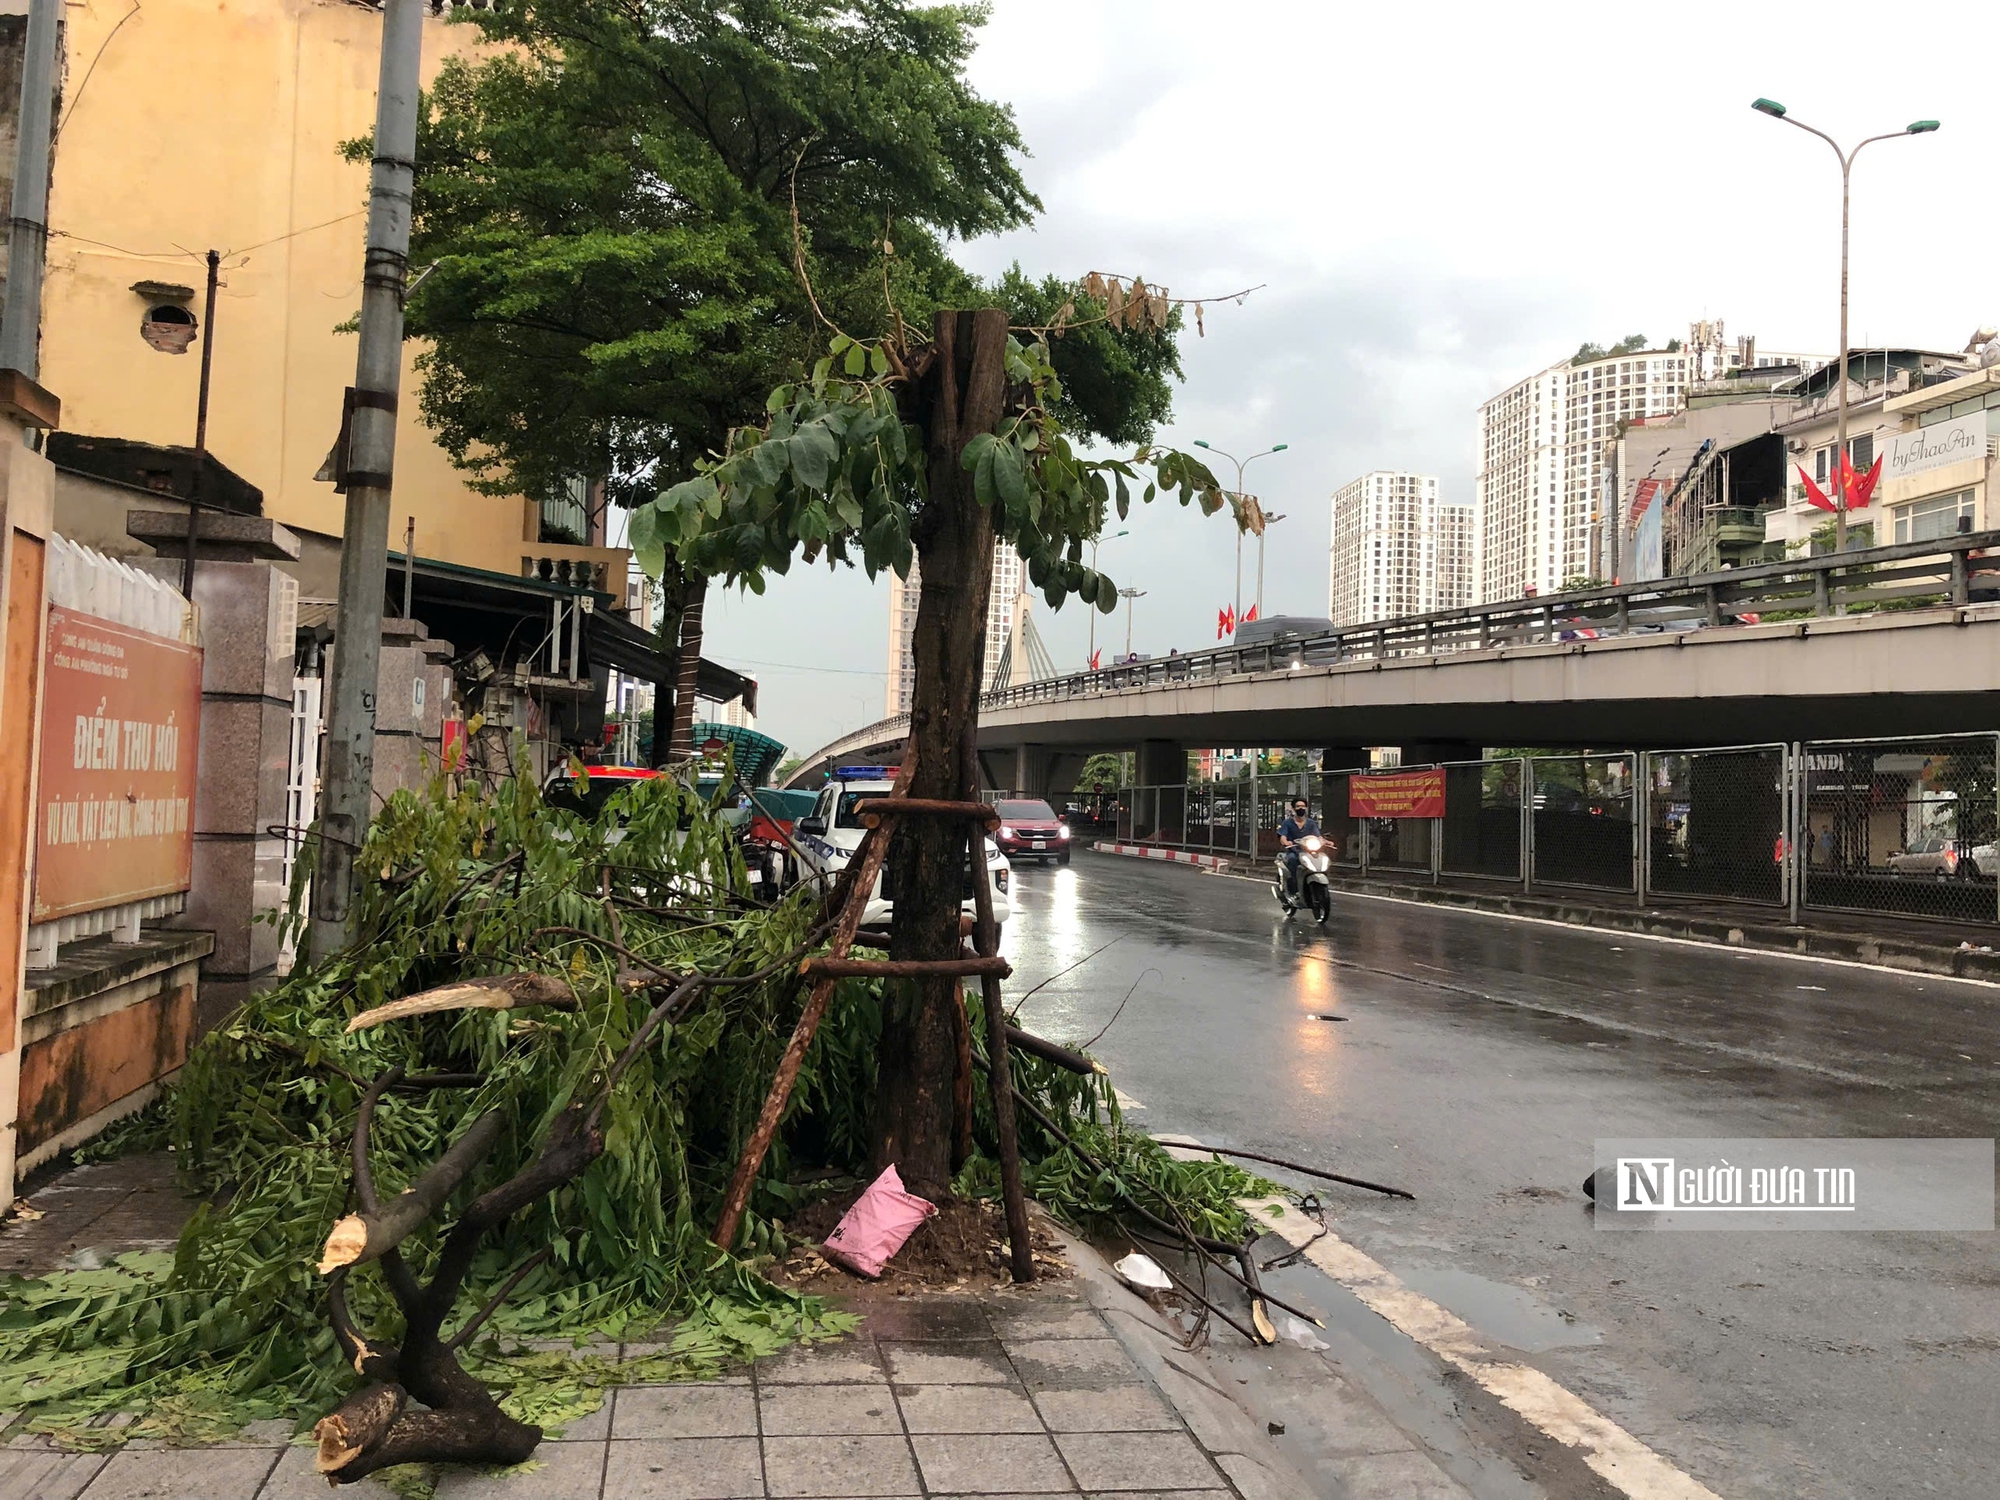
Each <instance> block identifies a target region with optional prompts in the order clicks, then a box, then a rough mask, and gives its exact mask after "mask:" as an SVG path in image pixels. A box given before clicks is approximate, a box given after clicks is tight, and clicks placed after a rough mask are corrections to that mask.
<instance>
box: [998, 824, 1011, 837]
mask: <svg viewBox="0 0 2000 1500" xmlns="http://www.w3.org/2000/svg"><path fill="white" fill-rule="evenodd" d="M998 831H999V834H1000V837H1001V838H1003V839H1011V838H1012V837H1013V836H1014V830H1013V829H1011V828H1009V827H1008V826H1007V825H1006V824H1005V823H1002V824H1001V825H1000V828H999V830H998Z"/></svg>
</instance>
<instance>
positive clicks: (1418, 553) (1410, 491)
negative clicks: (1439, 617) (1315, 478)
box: [1327, 470, 1475, 625]
mask: <svg viewBox="0 0 2000 1500" xmlns="http://www.w3.org/2000/svg"><path fill="white" fill-rule="evenodd" d="M1332 530H1333V545H1332V546H1331V547H1330V548H1329V549H1328V556H1327V576H1328V588H1327V617H1328V618H1329V619H1331V620H1332V621H1333V623H1334V624H1336V625H1363V624H1366V623H1367V622H1369V621H1370V620H1392V619H1395V618H1396V617H1398V616H1399V615H1421V614H1429V613H1431V612H1432V611H1434V610H1440V609H1456V608H1457V607H1458V606H1459V605H1462V604H1470V603H1471V602H1472V564H1473V537H1474V530H1475V527H1474V513H1473V508H1472V507H1471V506H1470V505H1465V504H1457V505H1453V504H1448V503H1446V502H1445V501H1443V500H1441V499H1439V498H1438V482H1437V480H1436V479H1434V478H1432V477H1431V476H1430V475H1427V474H1405V473H1391V472H1388V471H1386V470H1376V471H1374V472H1372V473H1368V474H1363V475H1362V476H1361V477H1360V478H1359V479H1355V480H1351V481H1350V482H1348V483H1347V484H1345V485H1342V486H1341V487H1340V489H1339V490H1338V491H1336V492H1335V494H1334V497H1333V528H1332Z"/></svg>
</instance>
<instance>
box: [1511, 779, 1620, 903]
mask: <svg viewBox="0 0 2000 1500" xmlns="http://www.w3.org/2000/svg"><path fill="white" fill-rule="evenodd" d="M1634 760H1635V757H1634V756H1632V755H1551V756H1543V755H1537V756H1533V757H1531V758H1530V759H1529V762H1528V765H1529V776H1530V785H1531V786H1532V788H1533V796H1534V842H1533V844H1532V846H1531V848H1532V853H1533V873H1534V880H1535V883H1536V884H1538V885H1539V884H1541V883H1543V882H1547V883H1549V884H1551V885H1587V886H1596V887H1599V888H1602V889H1607V890H1614V891H1629V890H1633V889H1634V880H1633V877H1634V873H1635V869H1636V865H1635V861H1634V859H1633V850H1634V845H1633V822H1632V809H1633V800H1634V798H1633V783H1634V770H1635V766H1634Z"/></svg>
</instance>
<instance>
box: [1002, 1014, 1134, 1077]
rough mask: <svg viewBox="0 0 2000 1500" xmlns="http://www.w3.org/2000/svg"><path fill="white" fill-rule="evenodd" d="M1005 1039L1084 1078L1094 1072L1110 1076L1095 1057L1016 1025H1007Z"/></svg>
mask: <svg viewBox="0 0 2000 1500" xmlns="http://www.w3.org/2000/svg"><path fill="white" fill-rule="evenodd" d="M1007 1040H1008V1041H1010V1042H1012V1043H1013V1044H1014V1045H1015V1046H1016V1047H1019V1048H1020V1049H1021V1050H1022V1051H1023V1052H1032V1053H1034V1054H1035V1056H1037V1057H1039V1058H1041V1059H1042V1060H1043V1061H1044V1062H1052V1063H1054V1064H1055V1065H1056V1066H1057V1067H1059V1068H1067V1069H1069V1071H1070V1072H1072V1073H1081V1074H1082V1075H1083V1076H1084V1077H1086V1078H1089V1077H1091V1076H1092V1075H1094V1074H1103V1075H1104V1076H1106V1077H1109V1076H1110V1071H1109V1070H1108V1069H1107V1068H1106V1067H1105V1066H1104V1064H1103V1063H1101V1062H1098V1061H1097V1060H1096V1059H1095V1058H1091V1057H1085V1056H1084V1055H1083V1054H1082V1053H1081V1052H1072V1051H1071V1050H1070V1049H1069V1048H1067V1047H1064V1046H1060V1045H1058V1044H1057V1043H1055V1042H1051V1041H1048V1040H1046V1039H1045V1038H1042V1037H1038V1036H1036V1035H1035V1034H1034V1033H1033V1032H1030V1031H1023V1030H1022V1029H1021V1028H1020V1027H1018V1026H1014V1025H1011V1024H1010V1025H1009V1026H1008V1027H1007Z"/></svg>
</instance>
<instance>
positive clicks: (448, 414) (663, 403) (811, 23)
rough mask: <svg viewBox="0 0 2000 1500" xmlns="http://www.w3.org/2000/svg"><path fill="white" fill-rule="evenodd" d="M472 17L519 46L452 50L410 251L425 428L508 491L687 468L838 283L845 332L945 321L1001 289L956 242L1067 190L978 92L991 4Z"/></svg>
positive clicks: (678, 0) (678, 472)
mask: <svg viewBox="0 0 2000 1500" xmlns="http://www.w3.org/2000/svg"><path fill="white" fill-rule="evenodd" d="M453 14H454V15H455V16H456V17H458V18H460V19H461V20H463V21H464V22H466V23H467V24H470V25H472V26H476V27H477V28H478V29H479V30H480V32H481V33H482V35H483V40H485V41H486V42H489V43H491V44H493V47H494V48H495V49H496V50H493V51H489V52H486V53H483V54H482V55H480V56H478V57H473V58H467V57H458V58H452V59H448V60H447V61H446V62H445V64H444V66H443V68H442V69H441V70H440V71H439V74H438V76H437V79H436V81H435V83H434V84H433V86H432V89H431V92H430V95H429V97H428V100H427V107H426V108H425V110H424V114H423V120H422V126H421V130H420V133H419V138H418V147H417V163H418V175H417V183H416V195H415V200H414V203H413V207H412V220H411V258H412V260H413V261H414V262H415V263H417V264H424V263H431V265H432V267H433V268H432V270H431V271H430V273H429V274H428V275H427V276H426V277H425V278H424V281H423V285H422V286H421V287H420V288H419V289H418V291H417V292H416V293H415V294H414V295H413V297H412V298H411V302H410V308H409V314H408V327H409V331H410V333H411V335H412V336H415V337H421V338H423V339H425V340H427V341H428V345H429V347H428V348H427V350H426V351H425V353H424V354H423V355H422V356H421V358H420V365H421V368H422V371H423V391H422V395H421V397H420V402H421V407H422V411H423V415H424V418H425V420H426V422H428V423H429V424H430V426H431V427H432V429H433V430H434V431H435V432H436V434H437V436H438V439H439V441H440V442H441V443H442V444H443V446H444V448H445V449H446V451H447V452H448V453H449V454H450V455H451V457H452V459H453V461H454V462H456V463H457V464H459V465H460V466H461V467H463V468H465V469H466V470H467V471H468V472H469V474H470V475H471V479H472V482H473V483H474V484H475V485H476V486H477V487H479V488H482V489H484V490H486V491H488V492H489V493H493V494H499V495H505V494H522V495H527V496H530V497H539V496H543V495H547V494H550V493H552V492H554V491H556V490H558V489H560V488H561V487H562V486H563V485H564V484H566V483H567V482H568V481H569V480H570V479H571V478H572V477H574V476H577V475H579V474H581V475H585V476H588V477H590V478H593V479H603V480H604V481H605V482H606V489H607V493H608V495H609V497H610V499H611V500H612V501H613V502H614V503H620V504H631V503H633V502H635V501H640V500H643V499H645V498H648V497H650V496H651V495H652V494H654V493H655V492H656V491H658V490H659V489H661V488H663V487H665V486H668V485H671V484H674V483H676V482H678V481H680V480H683V479H686V478H688V477H689V476H691V475H692V474H693V473H694V472H695V470H696V467H697V465H698V463H699V462H700V460H701V459H702V457H703V456H704V455H706V454H709V453H712V452H717V451H720V450H721V449H722V448H723V447H724V445H725V443H726V441H727V437H728V434H729V432H730V431H731V430H732V429H733V428H735V427H738V426H740V425H742V424H743V423H746V422H750V421H753V420H755V419H756V418H757V416H758V414H759V413H760V412H762V410H763V403H764V398H765V396H766V395H767V394H768V393H769V392H770V390H771V388H772V386H774V385H775V384H777V383H778V382H779V381H781V380H782V379H784V378H786V376H787V374H788V373H790V372H793V371H796V370H797V369H799V368H801V367H802V366H803V365H804V364H805V363H807V362H809V361H810V359H811V357H812V355H813V353H814V352H815V349H816V347H817V344H818V342H819V340H820V338H821V335H820V334H819V332H818V330H817V326H816V323H817V317H818V312H817V311H816V309H815V295H816V297H817V302H818V306H819V308H821V309H823V310H824V312H825V314H826V315H827V316H829V317H832V318H834V319H836V320H838V321H840V322H842V323H843V324H851V325H853V326H860V327H874V326H885V325H887V324H888V323H889V321H890V319H891V317H892V313H891V301H892V300H893V303H894V305H895V306H896V307H898V308H900V309H901V310H902V312H903V314H904V315H906V316H910V317H914V318H917V319H919V320H927V319H928V316H929V313H930V310H931V309H932V308H934V307H936V306H939V305H941V304H942V303H944V302H946V301H949V302H952V303H954V304H959V305H963V304H964V303H965V302H966V301H967V299H968V298H969V297H971V296H972V295H973V292H974V284H973V281H972V278H971V277H969V276H968V275H967V274H966V273H965V272H964V271H962V270H960V269H959V267H957V266H956V265H954V264H953V263H952V261H951V260H950V259H949V258H948V257H947V255H946V254H945V251H944V243H945V241H947V240H948V239H950V238H954V237H956V238H961V239H962V238H969V237H971V236H975V235H979V234H986V233H991V232H994V231H996V230H1002V229H1007V228H1012V227H1015V226H1017V225H1020V224H1022V223H1025V222H1026V221H1027V219H1028V217H1029V214H1030V213H1031V211H1032V210H1034V209H1035V208H1036V207H1038V206H1039V205H1038V204H1037V203H1036V200H1035V199H1034V197H1033V195H1032V194H1030V193H1029V192H1028V190H1027V188H1026V186H1025V185H1024V184H1023V182H1022V181H1021V178H1020V175H1019V173H1018V171H1017V170H1016V167H1015V164H1014V159H1015V157H1016V155H1017V154H1018V153H1019V152H1020V150H1021V140H1020V136H1019V134H1018V132H1017V131H1016V129H1015V126H1014V121H1013V118H1012V115H1011V114H1010V112H1009V111H1008V110H1007V109H1006V107H1005V106H1003V105H999V104H994V103H991V102H989V101H987V100H985V99H982V98H981V97H979V95H978V94H977V93H976V92H975V91H974V90H973V89H972V88H971V87H970V85H969V84H968V83H967V82H966V81H965V77H964V68H965V63H966V61H967V59H968V58H969V56H970V55H971V51H972V46H973V35H974V32H975V29H976V27H977V25H978V24H979V22H980V21H981V20H982V19H983V13H982V12H981V11H980V10H979V9H978V8H976V7H972V6H965V5H915V6H912V5H907V4H903V3H900V0H721V3H715V0H700V3H698V0H520V3H509V4H507V5H504V6H494V7H490V8H485V9H471V8H466V7H460V8H458V9H456V10H455V11H454V12H453ZM368 150H369V145H368V143H366V142H358V143H355V144H354V145H353V146H352V147H350V151H351V152H352V153H353V154H356V155H360V156H363V157H365V156H366V154H367V152H368ZM804 252H809V254H810V257H811V265H812V291H811V292H808V291H807V289H806V287H805V286H804V284H803V283H802V281H801V278H800V276H799V274H798V263H799V261H800V259H801V256H802V253H804ZM662 583H663V585H664V589H663V592H664V595H665V598H664V604H665V609H664V611H663V615H662V636H663V639H664V641H665V642H666V645H667V647H668V650H669V653H670V654H673V653H674V652H675V651H676V650H677V651H678V654H679V656H680V658H681V659H682V662H683V663H685V666H686V670H685V671H682V672H680V673H679V674H678V675H679V676H680V677H683V678H687V679H688V680H690V681H691V680H692V679H691V673H692V668H693V662H694V661H695V660H696V659H698V658H699V655H700V650H701V642H700V632H699V619H700V603H701V599H702V594H703V580H702V579H701V578H700V577H699V576H698V575H695V576H688V577H683V576H682V575H681V574H680V573H679V571H678V570H670V571H669V572H668V574H667V575H666V577H665V578H663V580H662ZM684 616H685V619H686V624H687V627H688V628H687V629H685V630H683V629H682V624H683V619H684ZM681 696H682V697H686V696H687V695H686V694H682V695H681ZM683 709H684V712H683V713H682V714H681V715H679V716H677V719H676V724H675V727H676V729H677V730H680V731H682V738H683V739H684V738H685V729H686V724H685V722H683V721H684V720H686V719H687V717H688V713H689V712H691V709H692V704H691V702H688V703H685V704H683ZM662 711H663V713H664V707H663V710H662ZM682 749H683V751H684V750H685V746H683V747H682ZM665 753H666V746H665V745H664V744H663V745H662V746H661V747H660V755H659V756H658V757H656V759H664V757H665Z"/></svg>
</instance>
